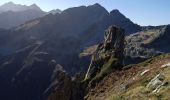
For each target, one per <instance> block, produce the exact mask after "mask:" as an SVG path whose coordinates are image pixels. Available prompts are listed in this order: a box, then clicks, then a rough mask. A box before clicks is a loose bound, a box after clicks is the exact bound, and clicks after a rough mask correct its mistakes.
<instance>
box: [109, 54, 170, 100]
mask: <svg viewBox="0 0 170 100" xmlns="http://www.w3.org/2000/svg"><path fill="white" fill-rule="evenodd" d="M164 59H169V60H170V54H162V55H159V56H157V57H154V58H152V59H149V60H147V61H145V62H143V63H140V64H135V65H129V66H126V68H125V69H124V70H129V69H130V68H132V67H143V69H146V67H147V69H148V68H153V67H155V69H152V70H151V71H150V72H148V73H147V74H145V75H143V76H140V74H139V73H138V74H136V75H135V76H137V77H138V78H137V80H135V81H133V80H132V81H133V82H132V83H131V84H130V85H129V86H128V88H126V89H125V90H124V91H121V92H120V91H118V90H114V91H113V92H112V95H111V96H110V97H109V100H170V95H169V93H170V66H167V67H165V68H161V65H162V64H160V65H159V66H156V65H157V64H155V63H157V62H162V61H164ZM163 64H166V63H163ZM140 73H141V72H140ZM158 74H160V75H162V76H163V79H161V81H162V83H163V84H162V85H158V84H156V83H154V82H158V80H156V81H154V82H153V84H151V86H152V85H153V87H148V84H149V83H150V82H151V80H153V79H154V78H155V77H156V76H157V75H158ZM133 77H134V76H132V78H133ZM156 89H157V91H156V92H155V90H156Z"/></svg>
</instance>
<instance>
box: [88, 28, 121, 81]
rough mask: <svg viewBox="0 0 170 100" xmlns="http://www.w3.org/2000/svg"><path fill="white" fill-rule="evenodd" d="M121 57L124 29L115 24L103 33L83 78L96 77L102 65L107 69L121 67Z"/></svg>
mask: <svg viewBox="0 0 170 100" xmlns="http://www.w3.org/2000/svg"><path fill="white" fill-rule="evenodd" d="M123 58H124V30H123V29H121V28H119V27H117V26H110V27H109V28H108V29H107V30H106V32H105V34H104V42H103V43H101V44H99V45H98V47H97V49H96V51H95V52H94V54H93V55H92V60H91V63H90V65H89V69H88V71H87V74H86V77H85V80H86V79H88V80H91V79H92V78H94V77H96V74H97V73H101V71H102V69H103V67H108V70H110V69H112V68H114V69H121V68H122V65H123ZM104 69H107V68H104ZM101 74H103V73H101ZM105 74H107V73H105Z"/></svg>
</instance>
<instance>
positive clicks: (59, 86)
mask: <svg viewBox="0 0 170 100" xmlns="http://www.w3.org/2000/svg"><path fill="white" fill-rule="evenodd" d="M57 74H58V75H57V80H56V81H57V82H56V84H55V85H54V86H55V88H54V91H53V92H52V93H51V94H50V96H49V97H48V100H83V97H84V89H83V86H82V84H81V80H80V74H76V75H75V77H71V76H69V75H68V74H67V73H66V72H65V71H61V70H58V72H57Z"/></svg>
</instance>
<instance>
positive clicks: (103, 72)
mask: <svg viewBox="0 0 170 100" xmlns="http://www.w3.org/2000/svg"><path fill="white" fill-rule="evenodd" d="M116 62H117V59H116V58H113V57H111V58H110V59H109V61H108V62H107V63H106V64H104V65H103V66H102V68H101V70H100V71H99V72H98V73H97V74H96V76H95V77H94V78H93V79H92V81H98V80H101V79H102V78H103V77H104V76H106V75H107V74H109V73H110V72H112V70H113V67H114V65H115V63H116Z"/></svg>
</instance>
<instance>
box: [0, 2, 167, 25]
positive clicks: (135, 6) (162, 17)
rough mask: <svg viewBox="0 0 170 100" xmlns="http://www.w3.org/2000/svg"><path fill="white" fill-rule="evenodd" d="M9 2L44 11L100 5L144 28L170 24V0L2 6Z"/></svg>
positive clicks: (39, 3) (25, 3)
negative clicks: (32, 6)
mask: <svg viewBox="0 0 170 100" xmlns="http://www.w3.org/2000/svg"><path fill="white" fill-rule="evenodd" d="M9 1H12V2H14V3H16V4H24V5H31V4H33V3H35V4H37V5H38V6H39V7H40V8H41V9H42V10H44V11H50V10H52V9H61V10H65V9H67V8H70V7H77V6H82V5H86V6H88V5H92V4H95V3H99V4H101V5H102V6H103V7H105V8H106V9H107V10H108V11H111V10H113V9H118V10H119V11H120V12H121V13H123V14H124V15H125V16H126V17H127V18H129V19H131V20H132V21H133V22H134V23H137V24H139V25H142V26H148V25H153V26H157V25H164V24H170V0H0V5H2V4H4V3H6V2H9Z"/></svg>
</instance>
